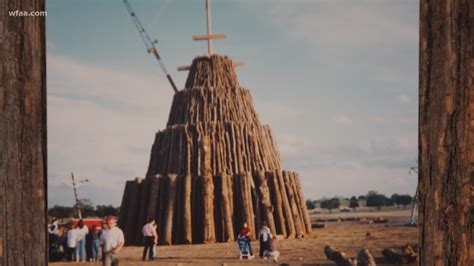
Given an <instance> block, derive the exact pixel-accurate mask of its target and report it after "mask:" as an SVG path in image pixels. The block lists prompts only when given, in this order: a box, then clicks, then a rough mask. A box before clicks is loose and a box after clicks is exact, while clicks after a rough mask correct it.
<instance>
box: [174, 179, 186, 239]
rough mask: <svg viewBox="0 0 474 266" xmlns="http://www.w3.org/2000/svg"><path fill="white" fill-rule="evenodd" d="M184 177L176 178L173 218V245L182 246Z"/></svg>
mask: <svg viewBox="0 0 474 266" xmlns="http://www.w3.org/2000/svg"><path fill="white" fill-rule="evenodd" d="M183 181H184V176H182V175H177V177H176V200H175V207H174V216H173V231H172V243H173V244H182V237H181V234H182V228H183V210H184V208H183V190H184V187H183V186H184V183H183Z"/></svg>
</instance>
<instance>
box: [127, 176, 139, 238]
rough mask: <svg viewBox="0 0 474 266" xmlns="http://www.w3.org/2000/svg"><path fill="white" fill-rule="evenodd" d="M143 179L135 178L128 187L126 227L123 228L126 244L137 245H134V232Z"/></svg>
mask: <svg viewBox="0 0 474 266" xmlns="http://www.w3.org/2000/svg"><path fill="white" fill-rule="evenodd" d="M142 181H143V179H141V178H138V177H137V178H135V180H134V181H133V183H132V184H131V187H130V200H129V203H128V210H127V219H126V220H127V225H126V226H125V231H124V236H125V243H126V244H137V243H135V236H136V234H135V230H136V228H137V222H138V212H139V210H140V209H139V206H140V191H141V183H142Z"/></svg>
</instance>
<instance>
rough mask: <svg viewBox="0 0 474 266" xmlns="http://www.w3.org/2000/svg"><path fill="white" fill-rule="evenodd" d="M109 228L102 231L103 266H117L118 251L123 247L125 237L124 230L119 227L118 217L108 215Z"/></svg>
mask: <svg viewBox="0 0 474 266" xmlns="http://www.w3.org/2000/svg"><path fill="white" fill-rule="evenodd" d="M105 221H106V224H107V230H106V231H104V232H102V234H101V236H100V242H101V243H102V246H103V251H104V257H103V258H102V265H103V266H117V265H118V257H117V255H118V253H119V252H120V250H121V249H122V247H123V245H124V243H125V239H124V237H123V231H122V230H121V229H120V228H118V227H117V225H116V222H117V220H116V218H115V217H114V216H107V218H106V219H105Z"/></svg>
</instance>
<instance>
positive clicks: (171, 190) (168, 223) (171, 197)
mask: <svg viewBox="0 0 474 266" xmlns="http://www.w3.org/2000/svg"><path fill="white" fill-rule="evenodd" d="M167 178H168V179H169V183H168V202H167V204H166V211H165V213H166V219H165V223H164V228H165V229H164V232H163V244H164V245H171V244H172V237H173V236H172V233H173V216H174V211H175V202H176V182H177V180H178V177H177V175H176V174H168V176H167Z"/></svg>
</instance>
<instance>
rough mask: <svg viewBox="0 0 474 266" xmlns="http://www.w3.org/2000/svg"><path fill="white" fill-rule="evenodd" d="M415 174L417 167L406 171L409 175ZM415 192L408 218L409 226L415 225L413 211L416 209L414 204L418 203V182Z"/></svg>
mask: <svg viewBox="0 0 474 266" xmlns="http://www.w3.org/2000/svg"><path fill="white" fill-rule="evenodd" d="M412 172H415V173H416V174H417V175H418V167H410V170H409V171H408V173H409V174H411V173H412ZM416 183H417V184H416V191H415V196H414V197H413V203H412V206H411V216H410V225H415V209H416V202H417V201H418V181H417V182H416Z"/></svg>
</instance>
